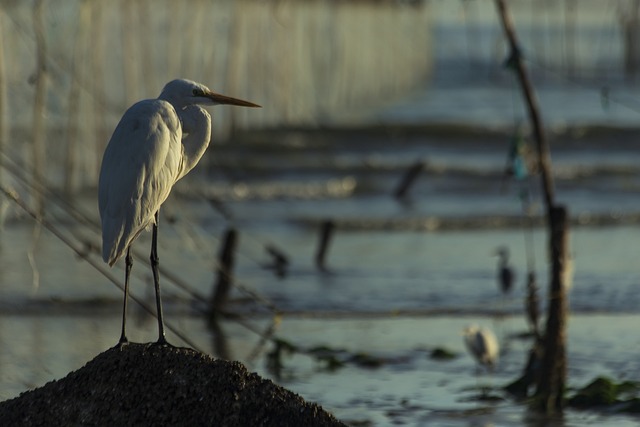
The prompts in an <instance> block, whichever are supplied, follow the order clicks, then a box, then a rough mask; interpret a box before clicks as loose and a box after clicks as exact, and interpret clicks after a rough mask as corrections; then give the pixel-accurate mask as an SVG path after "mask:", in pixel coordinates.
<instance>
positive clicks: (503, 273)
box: [495, 246, 516, 295]
mask: <svg viewBox="0 0 640 427" xmlns="http://www.w3.org/2000/svg"><path fill="white" fill-rule="evenodd" d="M495 255H497V256H499V257H500V259H499V260H498V286H499V287H500V291H501V292H502V294H503V295H507V294H509V293H510V292H511V290H512V289H513V283H514V281H515V277H516V274H515V272H514V271H513V268H512V267H511V266H510V265H509V249H508V248H507V247H506V246H501V247H499V248H498V249H497V250H496V252H495Z"/></svg>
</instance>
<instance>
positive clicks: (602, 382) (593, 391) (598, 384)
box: [568, 377, 640, 412]
mask: <svg viewBox="0 0 640 427" xmlns="http://www.w3.org/2000/svg"><path fill="white" fill-rule="evenodd" d="M638 391H640V383H638V382H634V381H623V382H620V383H616V382H615V381H614V380H612V379H611V378H607V377H598V378H596V379H595V380H593V381H592V382H590V383H589V384H587V385H586V386H585V387H583V388H581V389H579V390H577V391H576V393H575V394H574V395H573V396H571V397H570V398H569V399H568V404H569V405H570V406H573V407H576V408H581V409H595V408H602V407H611V406H616V408H615V409H616V410H618V411H619V412H640V398H639V397H638Z"/></svg>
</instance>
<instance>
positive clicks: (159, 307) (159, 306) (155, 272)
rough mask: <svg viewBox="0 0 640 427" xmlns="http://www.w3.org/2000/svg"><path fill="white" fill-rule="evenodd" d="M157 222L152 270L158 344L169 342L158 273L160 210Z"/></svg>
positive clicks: (156, 217)
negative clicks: (166, 334)
mask: <svg viewBox="0 0 640 427" xmlns="http://www.w3.org/2000/svg"><path fill="white" fill-rule="evenodd" d="M155 220H156V222H155V224H153V232H152V237H151V256H150V257H149V259H150V260H151V270H152V271H153V284H154V285H155V288H156V309H157V313H158V344H167V339H166V338H165V336H164V322H163V321H162V300H161V298H160V275H159V274H158V264H159V261H160V260H159V258H158V212H156V215H155Z"/></svg>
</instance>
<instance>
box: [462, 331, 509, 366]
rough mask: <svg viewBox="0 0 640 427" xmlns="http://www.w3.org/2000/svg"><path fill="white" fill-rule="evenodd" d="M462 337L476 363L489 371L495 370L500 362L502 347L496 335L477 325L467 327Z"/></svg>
mask: <svg viewBox="0 0 640 427" xmlns="http://www.w3.org/2000/svg"><path fill="white" fill-rule="evenodd" d="M462 335H463V336H464V343H465V345H466V346H467V349H468V350H469V353H471V355H472V356H473V357H474V358H475V359H476V361H477V362H478V363H479V364H480V365H482V366H486V367H487V368H489V369H493V368H494V366H495V364H496V362H497V361H498V355H499V353H500V346H499V345H498V340H497V338H496V336H495V335H494V333H493V332H492V331H491V330H489V329H486V328H481V327H479V326H477V325H470V326H467V327H466V328H465V329H464V331H463V333H462Z"/></svg>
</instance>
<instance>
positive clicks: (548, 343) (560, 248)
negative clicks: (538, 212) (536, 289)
mask: <svg viewBox="0 0 640 427" xmlns="http://www.w3.org/2000/svg"><path fill="white" fill-rule="evenodd" d="M550 219H551V221H550V222H551V236H550V239H549V246H550V247H549V250H550V253H551V287H550V290H549V297H548V298H549V310H548V311H549V312H548V316H547V328H546V334H545V337H544V355H543V357H542V365H541V367H540V373H539V378H538V389H537V391H536V395H537V396H538V397H539V398H540V399H541V401H540V403H541V405H542V409H544V410H545V412H547V413H553V412H555V410H561V409H562V407H563V394H564V388H565V378H566V375H567V358H566V339H567V338H566V323H567V305H568V304H567V298H566V284H565V283H563V281H564V277H565V275H564V269H565V267H566V262H567V260H568V257H567V255H568V253H569V220H568V213H567V209H566V208H565V207H564V206H554V207H553V209H551V215H550Z"/></svg>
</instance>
